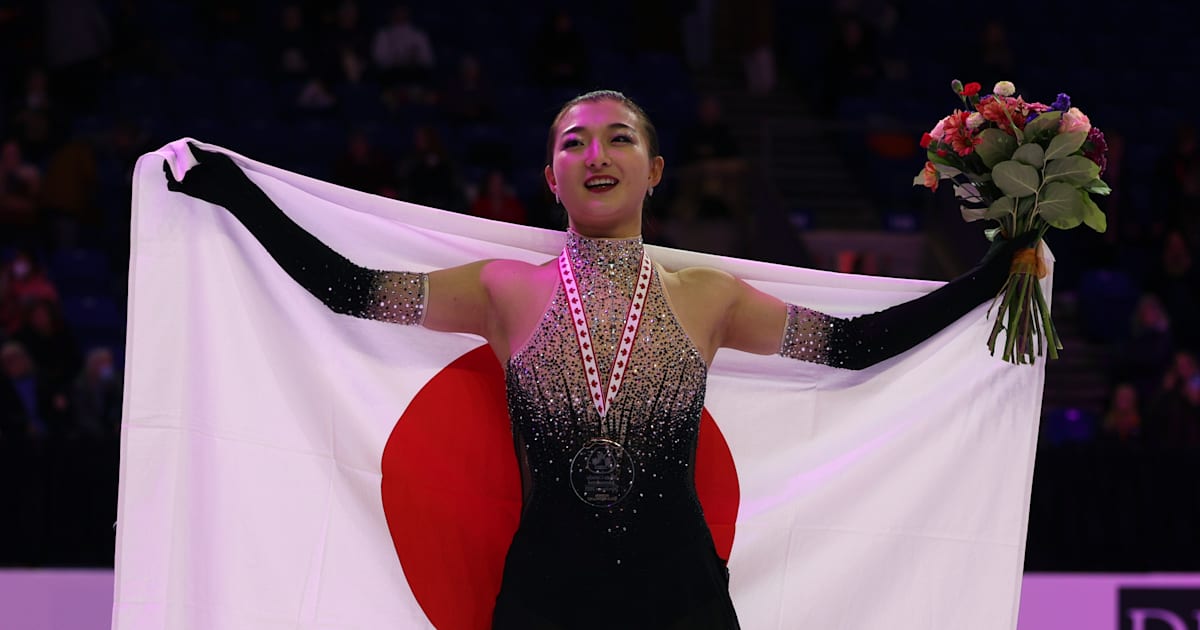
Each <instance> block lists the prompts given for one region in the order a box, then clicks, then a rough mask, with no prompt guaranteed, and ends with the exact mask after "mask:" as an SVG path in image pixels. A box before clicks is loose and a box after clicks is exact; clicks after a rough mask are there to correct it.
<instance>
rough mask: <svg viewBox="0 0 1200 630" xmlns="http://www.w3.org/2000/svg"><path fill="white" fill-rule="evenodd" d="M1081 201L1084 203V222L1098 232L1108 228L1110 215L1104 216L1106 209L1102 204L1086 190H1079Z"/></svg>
mask: <svg viewBox="0 0 1200 630" xmlns="http://www.w3.org/2000/svg"><path fill="white" fill-rule="evenodd" d="M1079 197H1080V201H1081V203H1082V204H1083V222H1084V224H1086V225H1087V226H1088V227H1090V228H1092V229H1093V230H1096V231H1097V232H1104V231H1105V230H1107V229H1108V217H1106V216H1104V211H1103V210H1101V209H1100V206H1097V205H1096V202H1095V201H1092V198H1091V197H1089V196H1088V194H1087V193H1086V192H1084V191H1079Z"/></svg>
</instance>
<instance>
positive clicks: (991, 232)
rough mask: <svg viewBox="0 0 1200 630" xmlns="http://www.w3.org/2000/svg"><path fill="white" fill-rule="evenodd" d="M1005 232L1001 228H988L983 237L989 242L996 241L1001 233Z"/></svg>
mask: <svg viewBox="0 0 1200 630" xmlns="http://www.w3.org/2000/svg"><path fill="white" fill-rule="evenodd" d="M1003 230H1004V228H1000V227H994V228H988V229H986V230H984V231H983V235H984V237H986V238H987V240H989V241H994V240H996V237H997V236H1000V233H1001V232H1002V231H1003Z"/></svg>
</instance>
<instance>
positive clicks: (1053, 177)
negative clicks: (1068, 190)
mask: <svg viewBox="0 0 1200 630" xmlns="http://www.w3.org/2000/svg"><path fill="white" fill-rule="evenodd" d="M1045 173H1046V181H1047V182H1052V181H1063V182H1066V183H1068V184H1072V185H1075V186H1082V185H1084V184H1087V183H1089V182H1091V181H1092V180H1094V179H1096V177H1097V176H1098V175H1100V167H1099V166H1098V165H1097V164H1096V163H1095V162H1093V161H1091V160H1089V159H1087V158H1085V157H1083V156H1082V155H1070V156H1067V157H1064V158H1059V159H1057V160H1050V161H1049V162H1047V163H1046V171H1045Z"/></svg>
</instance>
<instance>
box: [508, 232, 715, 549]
mask: <svg viewBox="0 0 1200 630" xmlns="http://www.w3.org/2000/svg"><path fill="white" fill-rule="evenodd" d="M565 248H566V252H567V255H568V256H569V257H570V260H571V263H572V266H573V268H574V273H575V278H576V281H577V283H578V287H579V290H580V291H579V292H580V296H581V298H582V305H583V308H584V311H585V312H586V315H587V321H588V325H589V328H590V334H591V336H592V342H593V343H594V348H595V362H596V364H597V365H599V366H601V370H600V371H601V372H605V371H607V370H608V369H609V366H612V365H613V362H614V357H615V355H616V354H617V352H618V349H619V347H620V342H621V336H622V333H623V332H625V325H626V316H627V314H628V312H629V307H630V302H631V298H632V296H633V294H634V291H635V288H636V287H637V285H638V283H639V282H638V281H639V278H638V274H639V270H640V264H641V256H642V240H641V238H640V237H639V238H632V239H590V238H585V237H582V236H580V235H578V234H576V233H574V232H570V233H568V237H567V243H566V246H565ZM647 289H648V290H647V295H646V302H645V306H644V308H643V311H642V313H643V316H642V320H641V323H640V326H639V327H638V329H637V336H636V339H635V340H634V343H633V347H632V348H631V350H630V358H629V362H628V367H627V368H626V369H625V373H624V375H623V382H622V384H621V386H620V388H619V390H618V393H617V395H616V397H615V398H614V399H613V400H612V402H611V405H610V406H609V407H608V409H607V411H606V414H605V416H604V417H603V418H601V416H600V413H599V412H598V410H597V409H596V407H595V405H594V404H593V402H592V400H591V396H590V394H589V386H588V379H589V374H587V371H586V369H585V368H584V363H583V361H582V360H581V358H580V349H579V344H578V342H577V336H576V335H577V331H576V329H575V325H574V322H573V320H572V315H571V308H570V306H571V305H570V304H569V300H568V297H567V294H566V292H565V291H564V288H563V285H562V283H559V285H558V287H557V288H556V289H555V291H554V294H553V297H552V298H551V301H550V304H549V306H548V307H547V309H546V312H545V314H544V315H543V317H542V319H541V321H540V323H539V325H538V328H537V330H535V331H534V333H533V335H532V337H531V338H530V340H529V342H528V343H527V344H526V345H525V347H523V348H522V349H520V350H519V351H518V352H516V353H515V354H513V356H512V357H511V358H510V359H509V361H508V366H507V383H506V384H507V392H508V406H509V414H510V416H511V419H512V425H513V435H514V441H515V445H516V449H517V456H518V459H519V460H520V465H521V468H522V481H523V484H524V497H525V509H524V513H523V517H522V518H523V520H524V519H529V518H537V517H538V515H539V514H541V513H543V512H544V511H545V510H551V511H557V512H559V513H560V514H566V513H578V514H582V513H586V516H587V517H588V520H589V521H590V522H594V523H596V524H598V525H602V526H603V527H604V529H605V531H607V532H609V533H612V534H619V533H622V532H625V531H627V530H628V528H629V527H630V525H631V524H632V523H633V522H634V521H637V520H644V519H638V517H637V516H635V515H638V514H639V510H640V511H641V514H646V513H647V512H655V511H657V510H655V509H654V508H655V507H656V505H663V504H664V503H669V504H671V505H672V506H675V507H674V508H673V509H676V510H677V509H678V507H679V506H680V505H681V502H682V505H683V506H687V507H691V508H694V510H695V511H696V512H698V511H699V504H698V503H697V502H696V500H695V488H694V483H693V474H692V466H693V459H694V455H695V449H696V436H697V430H698V428H699V422H700V414H701V411H702V409H703V405H704V392H705V378H706V375H707V366H706V365H705V364H704V360H703V358H702V357H701V355H700V353H699V351H698V350H697V349H696V347H695V346H694V345H693V344H692V342H691V340H690V339H689V338H688V337H687V335H686V333H685V332H684V331H683V328H682V327H681V326H680V325H679V323H678V322H677V321H676V319H675V316H674V314H673V313H672V311H671V308H670V306H669V305H668V303H667V299H666V296H665V294H664V292H663V288H662V284H661V280H660V278H659V273H658V270H657V269H654V270H653V271H652V273H651V279H650V282H649V286H648V288H647ZM592 377H594V375H593V376H592ZM601 380H602V381H603V382H607V381H608V375H607V374H604V375H603V378H602V379H601ZM594 438H605V439H609V440H613V441H615V442H617V443H619V444H620V445H621V446H622V447H623V448H624V449H625V450H626V451H627V452H628V453H629V455H630V456H631V458H632V460H633V463H634V481H633V486H632V488H631V489H630V491H629V492H628V494H627V495H626V496H625V497H624V498H623V499H622V500H621V501H619V502H618V503H616V504H615V505H612V506H611V507H594V506H592V505H588V504H586V503H584V502H582V501H581V500H580V499H579V498H578V497H577V495H576V493H575V491H574V490H573V489H572V487H571V482H570V478H569V475H570V466H571V461H572V458H573V457H575V456H576V455H577V454H578V452H579V451H580V449H581V448H582V447H583V446H584V445H585V444H586V443H587V442H588V441H589V440H592V439H594ZM555 506H558V508H561V509H557V508H556V507H555ZM543 516H544V514H543ZM648 518H652V517H648Z"/></svg>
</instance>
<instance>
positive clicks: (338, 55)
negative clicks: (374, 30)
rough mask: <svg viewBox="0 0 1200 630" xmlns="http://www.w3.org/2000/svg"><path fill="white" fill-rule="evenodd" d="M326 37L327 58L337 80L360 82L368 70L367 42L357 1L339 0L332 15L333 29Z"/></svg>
mask: <svg viewBox="0 0 1200 630" xmlns="http://www.w3.org/2000/svg"><path fill="white" fill-rule="evenodd" d="M328 39H329V42H330V48H329V57H330V60H329V61H330V62H331V63H332V66H333V68H334V74H335V76H336V80H337V81H339V82H343V83H359V82H361V81H362V80H363V78H364V77H365V76H366V74H367V68H368V60H369V59H370V54H369V51H368V49H369V47H370V46H369V43H368V36H367V33H366V30H365V29H364V28H363V25H362V21H361V20H360V12H359V10H358V3H357V2H354V0H342V1H341V2H339V3H338V5H337V9H336V10H335V12H334V16H333V32H332V33H330V35H329V37H328Z"/></svg>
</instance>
